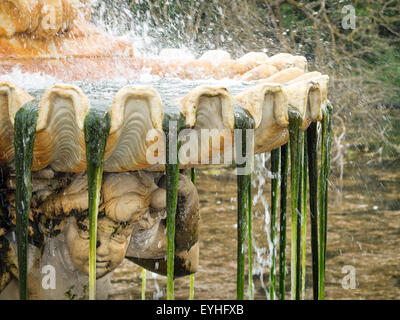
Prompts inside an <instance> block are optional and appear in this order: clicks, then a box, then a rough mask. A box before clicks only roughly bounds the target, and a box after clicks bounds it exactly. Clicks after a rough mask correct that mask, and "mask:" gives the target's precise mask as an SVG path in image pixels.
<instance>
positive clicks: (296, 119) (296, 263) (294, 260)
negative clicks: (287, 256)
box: [288, 106, 303, 300]
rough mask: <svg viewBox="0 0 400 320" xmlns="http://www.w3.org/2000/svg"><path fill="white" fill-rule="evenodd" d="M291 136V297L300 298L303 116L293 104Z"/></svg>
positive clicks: (290, 123) (289, 111)
mask: <svg viewBox="0 0 400 320" xmlns="http://www.w3.org/2000/svg"><path fill="white" fill-rule="evenodd" d="M288 114H289V136H290V212H291V214H290V218H291V247H290V248H291V262H290V269H291V271H290V276H291V297H292V299H296V300H298V299H299V298H300V260H299V257H300V239H301V232H300V227H301V212H299V207H298V205H299V192H300V186H301V184H300V179H301V175H300V171H301V156H302V152H301V151H302V148H301V146H302V131H301V125H302V122H303V120H302V117H301V114H300V113H299V112H298V111H297V110H296V109H294V108H292V107H291V106H288Z"/></svg>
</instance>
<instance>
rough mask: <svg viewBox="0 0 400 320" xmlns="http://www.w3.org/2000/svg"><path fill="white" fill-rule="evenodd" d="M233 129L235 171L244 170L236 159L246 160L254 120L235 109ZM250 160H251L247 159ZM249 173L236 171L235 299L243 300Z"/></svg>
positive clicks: (249, 200)
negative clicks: (249, 131)
mask: <svg viewBox="0 0 400 320" xmlns="http://www.w3.org/2000/svg"><path fill="white" fill-rule="evenodd" d="M235 129H240V130H241V139H240V138H239V139H237V138H238V137H237V136H235V150H236V162H237V163H236V166H237V169H238V170H239V169H244V168H245V167H246V162H245V163H243V164H241V163H238V159H242V158H243V157H244V158H245V159H246V158H247V157H248V156H249V155H248V146H247V144H248V143H250V141H249V140H250V139H249V136H248V132H247V131H248V129H254V120H253V118H252V117H251V115H250V114H249V113H248V112H247V111H246V110H245V109H241V108H236V109H235ZM247 160H250V161H251V159H247ZM250 188H251V171H250V172H246V173H245V172H239V171H237V214H238V223H237V232H238V237H237V242H238V243H237V280H236V285H237V290H236V294H237V299H238V300H243V299H244V257H245V248H244V242H245V239H246V220H247V217H248V216H250V215H251V214H252V213H251V210H250V207H251V206H250V203H251V191H250ZM248 234H249V238H250V239H251V237H252V230H251V229H250V228H249V233H248ZM250 270H251V271H250V272H252V261H251V260H250Z"/></svg>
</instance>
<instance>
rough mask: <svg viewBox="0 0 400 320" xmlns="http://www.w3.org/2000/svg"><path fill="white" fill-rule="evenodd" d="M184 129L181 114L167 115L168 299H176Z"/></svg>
mask: <svg viewBox="0 0 400 320" xmlns="http://www.w3.org/2000/svg"><path fill="white" fill-rule="evenodd" d="M183 127H184V118H183V117H182V115H181V114H174V113H170V114H165V115H164V120H163V130H164V132H165V138H166V139H165V145H166V146H165V150H166V152H165V158H166V165H165V173H166V178H167V184H166V188H167V299H168V300H173V299H174V257H175V215H176V208H177V203H178V181H179V160H178V149H179V146H178V134H179V131H180V130H181V129H182V128H183Z"/></svg>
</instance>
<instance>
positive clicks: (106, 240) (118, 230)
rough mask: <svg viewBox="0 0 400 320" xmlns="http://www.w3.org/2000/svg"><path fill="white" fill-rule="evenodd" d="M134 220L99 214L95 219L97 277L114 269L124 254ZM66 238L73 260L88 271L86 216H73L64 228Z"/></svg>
mask: <svg viewBox="0 0 400 320" xmlns="http://www.w3.org/2000/svg"><path fill="white" fill-rule="evenodd" d="M132 227H133V223H129V222H116V221H114V220H112V219H110V218H109V217H107V216H105V215H102V216H99V219H98V228H97V250H96V277H97V278H100V277H102V276H104V275H105V274H107V273H108V272H110V271H112V270H114V269H115V268H116V267H118V266H119V264H120V263H121V262H122V260H123V259H124V257H125V254H126V250H127V248H128V244H129V240H130V237H131V232H132ZM65 232H66V234H65V236H66V242H67V246H68V250H69V253H70V255H71V258H72V261H73V263H74V264H75V266H76V267H77V268H78V269H79V270H80V271H82V272H84V273H85V274H89V255H88V252H89V217H88V216H81V217H73V218H71V220H70V223H69V224H68V226H67V229H66V231H65Z"/></svg>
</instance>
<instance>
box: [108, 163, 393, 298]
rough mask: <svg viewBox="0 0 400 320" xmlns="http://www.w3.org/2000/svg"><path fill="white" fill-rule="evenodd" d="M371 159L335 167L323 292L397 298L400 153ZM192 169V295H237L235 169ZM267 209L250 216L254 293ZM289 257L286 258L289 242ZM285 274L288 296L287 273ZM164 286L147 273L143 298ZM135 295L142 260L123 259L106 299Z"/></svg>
mask: <svg viewBox="0 0 400 320" xmlns="http://www.w3.org/2000/svg"><path fill="white" fill-rule="evenodd" d="M370 160H371V158H370V157H368V156H364V157H361V156H360V157H357V159H356V161H348V162H347V163H346V164H345V166H344V171H343V178H342V179H340V178H339V176H340V174H339V173H336V172H335V168H334V170H333V174H332V176H331V179H330V190H329V191H330V193H329V197H330V199H329V200H330V201H329V218H328V247H327V265H326V299H398V298H399V296H400V265H399V261H400V198H399V186H400V166H399V163H398V161H397V162H384V163H381V164H378V165H371V164H368V162H369V161H370ZM197 173H198V177H197V188H198V192H199V196H200V208H201V209H200V213H201V231H200V266H199V271H198V272H197V273H196V275H195V299H235V298H236V243H237V242H236V231H237V230H236V176H235V175H233V174H232V170H230V169H226V168H224V169H220V168H207V169H202V170H198V171H197ZM266 180H267V182H266V183H265V184H264V185H263V186H262V191H263V193H264V196H265V197H266V199H267V201H268V202H269V201H270V200H269V199H270V198H269V194H270V181H269V179H266ZM258 191H261V190H260V189H259V188H258V186H255V187H254V186H253V194H256V193H257V192H258ZM265 211H266V210H265V208H264V206H262V205H261V201H258V203H257V204H256V205H255V207H254V224H253V225H254V238H255V246H256V249H255V252H254V253H253V255H254V257H255V266H254V270H255V271H254V272H258V274H255V275H254V284H255V299H267V290H268V270H269V269H268V241H267V235H266V232H265V230H264V228H265V225H266V220H268V218H267V219H266V217H268V215H267V216H266V215H265ZM309 220H310V219H308V223H309ZM267 223H268V221H267ZM288 225H290V222H288ZM307 229H308V239H307V242H308V247H307V249H308V253H307V271H306V272H307V273H306V274H307V276H306V299H311V298H312V280H311V252H310V232H309V231H310V226H309V224H308V227H307ZM288 236H290V232H288ZM289 242H290V241H289V239H288V243H289ZM287 257H288V259H289V258H290V252H289V246H288V247H287ZM288 263H289V260H288ZM288 265H289V264H288ZM257 266H258V267H257ZM349 271H351V272H354V274H355V288H354V289H351V288H348V285H349V284H350V283H349V282H348V281H347V280H348V277H347V278H345V277H346V276H348V275H349ZM246 279H247V275H246ZM286 279H287V282H286V285H287V299H289V290H290V276H289V274H288V275H287V277H286ZM343 284H344V285H343ZM246 286H247V283H246ZM165 290H166V278H164V277H162V276H157V275H154V274H151V273H148V275H147V292H146V297H147V299H165ZM140 297H141V268H139V267H137V266H135V265H134V264H133V263H131V262H128V261H125V262H124V263H123V265H122V266H121V267H120V268H118V269H117V270H116V271H115V273H114V277H113V286H112V292H111V299H140ZM175 297H176V299H188V297H189V277H185V278H181V279H178V280H176V281H175Z"/></svg>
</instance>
